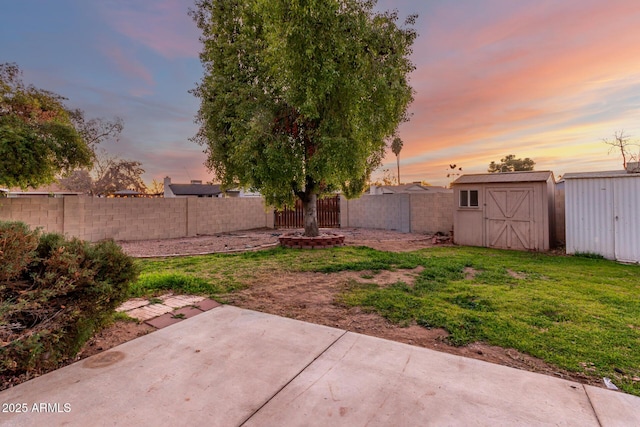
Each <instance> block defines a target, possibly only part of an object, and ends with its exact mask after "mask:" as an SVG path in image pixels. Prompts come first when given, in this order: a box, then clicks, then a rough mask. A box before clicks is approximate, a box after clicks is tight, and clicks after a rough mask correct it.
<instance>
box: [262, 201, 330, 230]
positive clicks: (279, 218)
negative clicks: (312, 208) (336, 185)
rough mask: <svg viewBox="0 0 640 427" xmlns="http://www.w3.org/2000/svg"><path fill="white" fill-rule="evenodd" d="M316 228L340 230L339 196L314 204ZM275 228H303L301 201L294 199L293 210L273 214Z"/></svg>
mask: <svg viewBox="0 0 640 427" xmlns="http://www.w3.org/2000/svg"><path fill="white" fill-rule="evenodd" d="M316 209H317V212H318V227H320V228H340V196H335V197H325V198H324V199H318V201H317V202H316ZM273 215H274V218H273V224H274V227H275V228H304V214H303V208H302V201H300V199H296V207H295V209H285V210H284V211H280V212H278V211H275V212H274V213H273Z"/></svg>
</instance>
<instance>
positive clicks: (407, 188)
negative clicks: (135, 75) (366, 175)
mask: <svg viewBox="0 0 640 427" xmlns="http://www.w3.org/2000/svg"><path fill="white" fill-rule="evenodd" d="M451 191H452V190H450V189H448V188H445V187H436V186H431V185H422V184H421V183H420V182H413V183H411V184H402V185H380V186H378V185H372V186H371V187H370V188H369V194H371V195H376V196H378V195H382V194H426V193H451Z"/></svg>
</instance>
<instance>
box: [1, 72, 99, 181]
mask: <svg viewBox="0 0 640 427" xmlns="http://www.w3.org/2000/svg"><path fill="white" fill-rule="evenodd" d="M64 100H65V98H63V97H62V96H60V95H57V94H55V93H53V92H49V91H46V90H42V89H38V88H36V87H34V86H32V85H29V86H26V85H25V84H24V83H23V82H22V77H21V71H20V68H19V67H18V66H17V65H16V64H9V63H5V64H0V185H5V186H7V187H13V186H19V187H22V188H27V187H38V186H40V185H43V184H48V183H51V182H53V181H54V180H55V178H56V175H57V174H60V173H62V174H64V173H68V172H70V171H72V170H73V169H75V168H77V167H83V166H90V165H91V162H92V158H93V152H92V150H91V148H90V147H89V146H88V145H87V144H86V143H85V141H84V139H83V136H82V135H81V134H80V132H79V131H78V130H77V129H76V127H75V125H74V122H73V118H72V113H71V112H70V111H69V110H67V109H66V108H65V106H64V103H63V102H64Z"/></svg>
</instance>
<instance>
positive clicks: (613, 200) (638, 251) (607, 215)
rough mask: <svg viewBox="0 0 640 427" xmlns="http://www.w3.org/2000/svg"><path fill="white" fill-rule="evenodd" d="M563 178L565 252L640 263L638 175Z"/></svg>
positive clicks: (589, 174) (620, 173) (597, 174)
mask: <svg viewBox="0 0 640 427" xmlns="http://www.w3.org/2000/svg"><path fill="white" fill-rule="evenodd" d="M564 179H565V212H566V214H565V215H566V238H567V244H566V245H567V253H568V254H574V253H576V252H582V253H594V254H599V255H602V256H603V257H605V258H608V259H615V260H618V261H623V262H634V263H637V262H640V219H639V218H638V214H639V213H640V173H631V172H627V171H624V170H621V171H608V172H585V173H568V174H566V175H565V176H564Z"/></svg>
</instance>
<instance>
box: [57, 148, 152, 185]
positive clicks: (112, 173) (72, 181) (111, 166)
mask: <svg viewBox="0 0 640 427" xmlns="http://www.w3.org/2000/svg"><path fill="white" fill-rule="evenodd" d="M141 166H142V164H141V163H140V162H138V161H135V160H125V159H121V158H119V157H117V156H112V155H110V154H108V153H107V152H106V151H104V150H102V151H100V152H99V153H96V158H95V161H94V163H93V169H91V170H90V171H89V170H86V169H79V170H76V171H74V172H73V173H72V174H71V175H70V176H68V177H66V178H62V179H60V180H59V181H58V182H59V183H60V185H62V186H63V187H64V188H66V189H68V190H71V191H78V192H83V193H87V194H90V195H92V196H104V195H108V194H113V193H114V192H116V191H119V190H135V191H139V192H141V193H144V192H146V186H145V184H144V182H143V181H142V174H143V173H144V169H142V167H141Z"/></svg>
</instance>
